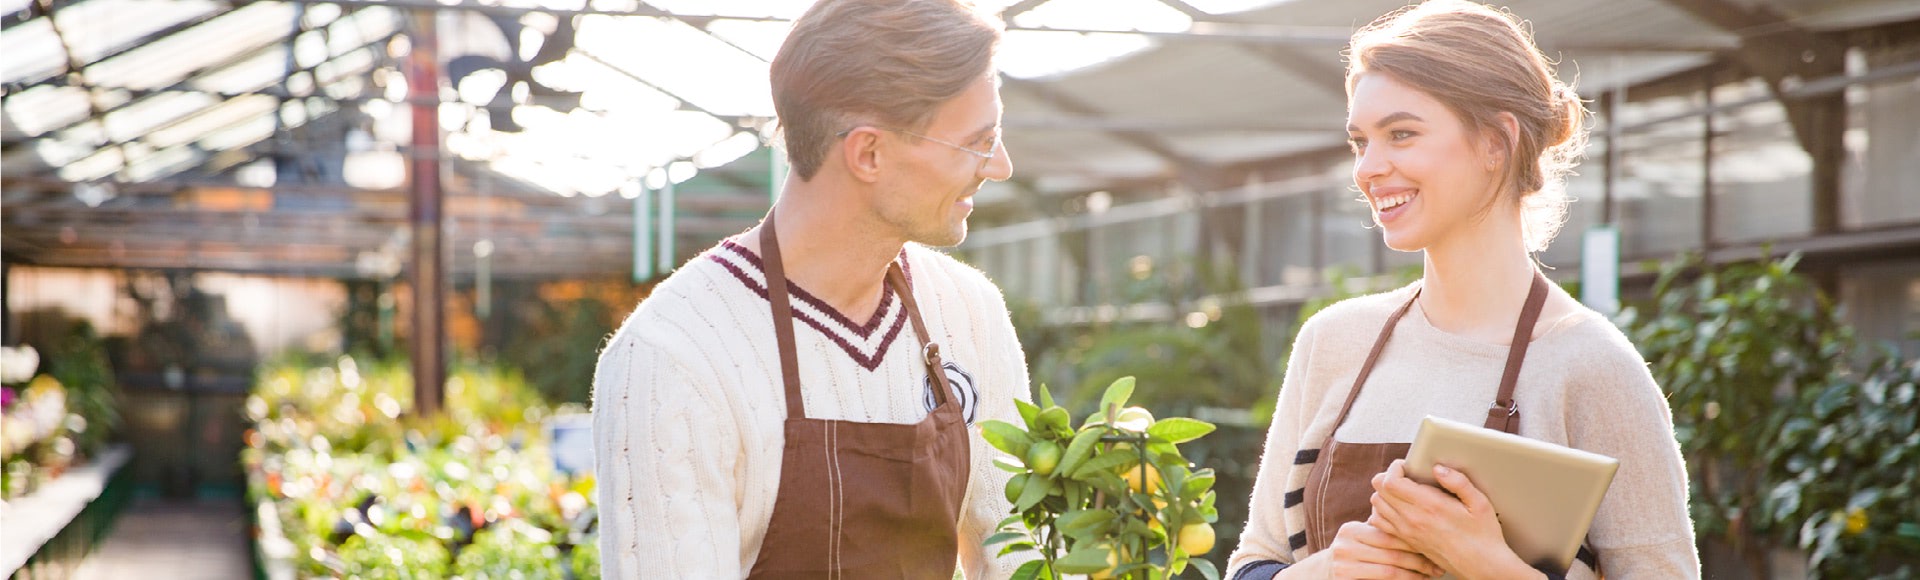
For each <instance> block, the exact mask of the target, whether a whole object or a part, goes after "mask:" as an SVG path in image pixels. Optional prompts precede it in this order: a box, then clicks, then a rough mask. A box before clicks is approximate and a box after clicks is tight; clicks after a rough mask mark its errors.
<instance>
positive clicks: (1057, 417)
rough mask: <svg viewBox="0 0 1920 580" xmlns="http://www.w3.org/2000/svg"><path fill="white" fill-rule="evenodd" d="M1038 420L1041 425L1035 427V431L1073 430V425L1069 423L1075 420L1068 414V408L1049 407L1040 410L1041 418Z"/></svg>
mask: <svg viewBox="0 0 1920 580" xmlns="http://www.w3.org/2000/svg"><path fill="white" fill-rule="evenodd" d="M1037 422H1038V423H1039V426H1038V427H1035V428H1034V430H1035V431H1040V430H1046V431H1053V432H1067V433H1071V432H1072V431H1071V429H1072V426H1071V425H1069V423H1072V422H1073V417H1072V416H1070V415H1068V414H1067V410H1066V409H1062V408H1059V407H1049V408H1048V409H1047V410H1045V411H1041V412H1040V418H1039V420H1038V421H1037Z"/></svg>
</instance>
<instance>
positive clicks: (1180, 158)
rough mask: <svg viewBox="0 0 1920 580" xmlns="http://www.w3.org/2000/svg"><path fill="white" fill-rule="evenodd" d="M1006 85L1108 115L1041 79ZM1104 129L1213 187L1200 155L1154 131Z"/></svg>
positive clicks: (1186, 177)
mask: <svg viewBox="0 0 1920 580" xmlns="http://www.w3.org/2000/svg"><path fill="white" fill-rule="evenodd" d="M1003 86H1007V87H1013V88H1015V89H1018V90H1022V91H1026V92H1027V93H1028V94H1031V95H1033V96H1035V97H1038V98H1040V99H1041V100H1043V101H1046V102H1047V103H1048V104H1050V105H1052V106H1054V107H1055V108H1058V109H1060V110H1062V111H1066V112H1068V113H1072V114H1076V115H1083V116H1087V117H1095V118H1101V117H1106V116H1107V112H1105V111H1101V110H1099V109H1098V108H1096V107H1094V106H1093V105H1092V104H1089V103H1087V102H1085V101H1082V100H1080V99H1078V98H1075V97H1073V96H1071V95H1068V94H1066V93H1062V92H1060V91H1058V90H1055V89H1054V88H1053V87H1049V86H1046V85H1045V84H1042V83H1038V82H1034V81H1029V80H1023V79H1015V78H1005V79H1004V80H1003ZM1101 132H1103V133H1106V134H1108V135H1112V136H1113V138H1114V139H1117V140H1119V141H1120V142H1122V143H1126V144H1128V145H1132V146H1134V147H1138V148H1140V149H1143V150H1146V151H1147V152H1149V153H1152V154H1154V155H1155V156H1157V157H1159V158H1161V159H1162V160H1165V161H1166V162H1167V163H1168V164H1170V165H1172V166H1173V169H1174V171H1175V175H1174V177H1175V178H1176V179H1178V180H1180V181H1181V182H1184V183H1187V184H1188V185H1189V186H1192V187H1193V188H1194V189H1196V190H1199V191H1205V190H1207V189H1209V188H1210V187H1209V186H1210V185H1211V183H1210V181H1209V180H1210V178H1211V177H1212V174H1213V170H1212V168H1211V167H1210V166H1208V165H1207V164H1206V163H1203V162H1201V161H1199V160H1197V159H1193V158H1191V157H1188V156H1186V155H1183V154H1181V153H1180V152H1179V151H1175V150H1174V149H1173V146H1171V145H1168V144H1167V143H1166V142H1164V141H1162V140H1161V139H1160V138H1159V137H1158V136H1156V135H1154V134H1153V133H1149V132H1146V131H1138V130H1128V129H1106V130H1102V131H1101Z"/></svg>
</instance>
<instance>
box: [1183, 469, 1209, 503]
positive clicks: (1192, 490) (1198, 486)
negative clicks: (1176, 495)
mask: <svg viewBox="0 0 1920 580" xmlns="http://www.w3.org/2000/svg"><path fill="white" fill-rule="evenodd" d="M1213 480H1214V476H1213V470H1212V469H1202V470H1200V471H1197V472H1194V474H1193V476H1192V477H1188V478H1187V481H1186V482H1185V483H1184V484H1182V487H1181V489H1180V497H1194V496H1197V495H1200V494H1202V493H1205V492H1206V491H1207V490H1208V489H1212V488H1213Z"/></svg>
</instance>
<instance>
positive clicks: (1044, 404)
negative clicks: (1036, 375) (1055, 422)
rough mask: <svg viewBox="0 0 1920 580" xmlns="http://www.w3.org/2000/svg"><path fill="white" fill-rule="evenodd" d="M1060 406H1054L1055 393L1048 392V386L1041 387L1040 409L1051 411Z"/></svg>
mask: <svg viewBox="0 0 1920 580" xmlns="http://www.w3.org/2000/svg"><path fill="white" fill-rule="evenodd" d="M1058 406H1059V405H1055V404H1053V393H1052V392H1051V391H1048V390H1047V386H1046V385H1044V384H1043V385H1040V408H1042V409H1051V408H1054V407H1058Z"/></svg>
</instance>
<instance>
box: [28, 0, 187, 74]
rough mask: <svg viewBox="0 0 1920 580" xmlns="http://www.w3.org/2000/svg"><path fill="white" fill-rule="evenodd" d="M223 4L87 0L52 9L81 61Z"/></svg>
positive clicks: (96, 58) (105, 53)
mask: <svg viewBox="0 0 1920 580" xmlns="http://www.w3.org/2000/svg"><path fill="white" fill-rule="evenodd" d="M220 8H224V6H222V5H220V4H216V3H214V2H211V1H208V0H180V1H178V2H145V1H141V0H88V1H86V2H78V3H74V4H68V5H65V6H63V7H61V8H59V9H57V10H55V11H54V13H53V17H54V20H55V22H58V23H59V24H60V30H61V32H62V33H63V34H62V37H63V38H65V39H66V41H67V44H68V46H69V47H71V49H72V50H73V54H74V56H75V57H77V58H79V59H80V61H81V62H93V61H96V60H100V58H101V57H104V56H106V55H107V54H108V53H111V52H113V51H116V50H120V49H121V48H123V47H125V46H127V45H128V44H130V43H133V42H135V41H137V40H139V39H140V37H142V36H146V35H148V34H151V33H153V32H156V31H159V30H161V29H164V28H167V27H169V26H173V25H175V24H179V23H182V22H186V21H188V20H192V19H194V18H198V17H201V16H205V15H207V14H210V13H212V12H213V11H215V10H217V9H220Z"/></svg>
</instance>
